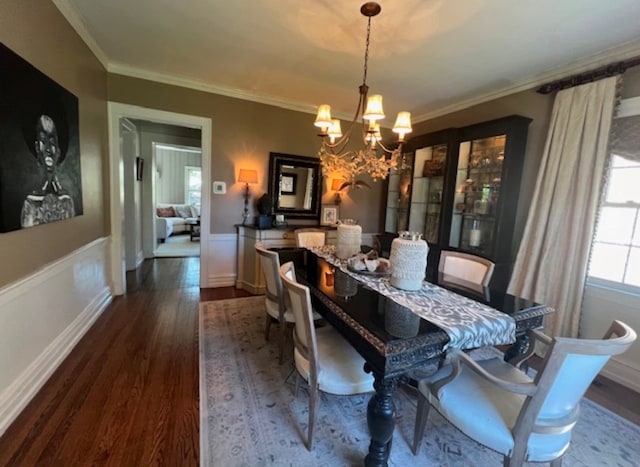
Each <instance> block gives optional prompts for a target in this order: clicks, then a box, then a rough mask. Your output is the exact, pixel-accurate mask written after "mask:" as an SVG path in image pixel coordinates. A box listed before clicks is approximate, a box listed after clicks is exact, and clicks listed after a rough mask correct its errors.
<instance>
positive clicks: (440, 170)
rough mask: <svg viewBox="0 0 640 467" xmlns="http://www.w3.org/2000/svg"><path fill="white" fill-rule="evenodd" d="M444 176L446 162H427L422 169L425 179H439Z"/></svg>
mask: <svg viewBox="0 0 640 467" xmlns="http://www.w3.org/2000/svg"><path fill="white" fill-rule="evenodd" d="M441 175H444V161H439V160H426V161H424V167H423V169H422V176H423V177H439V176H441Z"/></svg>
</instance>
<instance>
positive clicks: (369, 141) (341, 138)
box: [314, 2, 411, 187]
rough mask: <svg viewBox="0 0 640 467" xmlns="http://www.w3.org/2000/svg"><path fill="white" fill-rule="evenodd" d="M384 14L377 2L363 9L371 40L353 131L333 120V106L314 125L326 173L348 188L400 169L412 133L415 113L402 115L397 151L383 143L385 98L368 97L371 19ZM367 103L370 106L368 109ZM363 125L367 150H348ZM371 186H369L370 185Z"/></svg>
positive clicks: (320, 110)
mask: <svg viewBox="0 0 640 467" xmlns="http://www.w3.org/2000/svg"><path fill="white" fill-rule="evenodd" d="M380 11H382V8H381V7H380V5H378V4H377V3H375V2H367V3H365V4H364V5H362V7H360V13H362V15H363V16H365V17H367V39H366V42H365V51H364V72H363V77H362V84H361V85H360V87H359V99H358V107H357V108H356V112H355V115H354V117H353V120H352V121H351V123H350V124H349V129H348V130H347V131H346V133H345V134H344V135H343V134H342V129H341V127H340V120H338V119H333V118H331V107H330V106H329V105H326V104H323V105H320V106H319V107H318V115H317V116H316V120H315V123H314V125H315V126H317V127H319V128H320V132H319V136H320V137H322V146H321V148H320V152H319V156H320V163H321V165H322V171H323V173H325V174H335V173H339V174H342V175H344V176H346V178H347V182H345V184H344V185H345V186H349V185H351V186H354V187H357V186H359V185H358V183H360V184H363V185H366V184H365V183H364V182H356V181H355V178H356V177H357V176H358V175H361V174H364V173H368V174H369V175H370V176H371V178H372V179H373V181H376V180H378V179H385V178H386V177H387V175H388V174H389V170H391V169H393V168H396V167H397V166H398V164H399V161H400V154H401V152H402V143H404V142H405V139H404V136H405V135H406V134H407V133H410V132H411V114H410V113H409V112H399V113H398V116H397V119H396V122H395V125H394V126H393V129H392V131H393V132H394V133H397V134H398V143H399V144H398V145H397V146H396V148H395V149H393V150H392V149H389V148H387V147H385V146H384V145H383V144H382V137H381V134H380V123H379V121H380V120H382V119H384V118H385V115H384V111H383V109H382V96H381V95H379V94H376V95H372V96H367V94H368V92H369V86H367V67H368V62H369V37H370V34H371V18H372V17H374V16H376V15H378V14H379V13H380ZM365 104H366V106H365ZM359 120H361V122H362V143H363V146H364V147H363V148H362V149H357V150H347V144H348V143H349V140H350V138H351V135H352V132H353V131H354V128H355V127H356V126H357V123H358V121H359ZM367 186H368V185H367Z"/></svg>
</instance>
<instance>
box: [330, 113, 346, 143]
mask: <svg viewBox="0 0 640 467" xmlns="http://www.w3.org/2000/svg"><path fill="white" fill-rule="evenodd" d="M327 135H328V136H329V138H331V142H332V143H333V142H334V141H335V140H336V139H337V138H340V137H341V136H342V128H341V127H340V120H338V119H337V118H334V119H333V120H331V126H330V127H329V131H328V132H327Z"/></svg>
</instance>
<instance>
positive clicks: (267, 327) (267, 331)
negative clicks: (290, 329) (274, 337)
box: [264, 313, 272, 341]
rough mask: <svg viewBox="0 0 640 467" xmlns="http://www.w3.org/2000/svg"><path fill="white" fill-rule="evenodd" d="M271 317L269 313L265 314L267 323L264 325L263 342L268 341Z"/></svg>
mask: <svg viewBox="0 0 640 467" xmlns="http://www.w3.org/2000/svg"><path fill="white" fill-rule="evenodd" d="M271 321H272V319H271V315H270V314H269V313H267V321H266V323H265V328H264V340H265V341H269V330H270V329H271Z"/></svg>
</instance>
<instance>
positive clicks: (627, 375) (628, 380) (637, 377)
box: [600, 358, 640, 393]
mask: <svg viewBox="0 0 640 467" xmlns="http://www.w3.org/2000/svg"><path fill="white" fill-rule="evenodd" d="M600 374H601V375H602V376H604V377H606V378H609V379H610V380H612V381H615V382H616V383H619V384H622V385H623V386H626V387H628V388H630V389H633V390H634V391H636V392H638V393H640V370H638V369H637V368H633V367H631V366H629V365H627V364H625V363H624V362H620V361H618V360H615V359H613V358H612V359H611V360H609V362H608V363H607V365H606V366H605V367H604V368H603V369H602V371H601V372H600Z"/></svg>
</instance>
